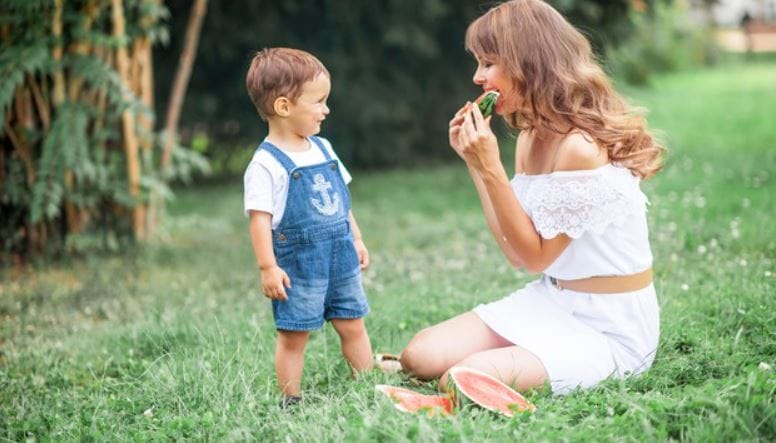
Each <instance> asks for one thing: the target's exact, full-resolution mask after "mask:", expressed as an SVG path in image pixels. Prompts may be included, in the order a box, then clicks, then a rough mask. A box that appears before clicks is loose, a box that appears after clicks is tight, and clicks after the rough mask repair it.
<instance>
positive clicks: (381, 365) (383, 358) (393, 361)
mask: <svg viewBox="0 0 776 443" xmlns="http://www.w3.org/2000/svg"><path fill="white" fill-rule="evenodd" d="M375 367H376V368H377V369H379V370H381V371H383V372H384V373H386V374H396V373H397V372H401V371H402V367H401V362H400V361H399V356H398V355H393V354H375Z"/></svg>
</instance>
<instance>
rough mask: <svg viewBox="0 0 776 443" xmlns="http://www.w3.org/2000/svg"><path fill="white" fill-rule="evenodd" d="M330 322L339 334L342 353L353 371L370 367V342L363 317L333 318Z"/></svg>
mask: <svg viewBox="0 0 776 443" xmlns="http://www.w3.org/2000/svg"><path fill="white" fill-rule="evenodd" d="M331 324H332V326H334V330H336V331H337V334H339V336H340V343H341V346H342V355H344V356H345V360H347V361H348V363H350V367H351V368H352V369H353V370H354V371H355V372H363V371H368V370H370V369H372V365H373V360H372V344H371V343H370V342H369V335H368V334H367V333H366V326H365V325H364V319H363V318H354V319H342V318H341V319H333V320H332V321H331Z"/></svg>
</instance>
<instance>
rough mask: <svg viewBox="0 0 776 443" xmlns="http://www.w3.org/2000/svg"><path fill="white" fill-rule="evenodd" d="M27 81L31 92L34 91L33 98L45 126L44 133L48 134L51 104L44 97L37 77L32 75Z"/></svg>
mask: <svg viewBox="0 0 776 443" xmlns="http://www.w3.org/2000/svg"><path fill="white" fill-rule="evenodd" d="M27 79H28V82H29V85H30V90H31V91H32V98H33V99H34V101H35V107H36V109H37V111H38V117H40V121H41V123H42V124H43V131H44V132H48V130H49V128H50V127H51V110H49V103H48V101H47V100H46V98H45V97H43V92H41V90H40V85H38V82H37V80H36V78H35V76H34V75H32V74H31V75H29V76H28V77H27Z"/></svg>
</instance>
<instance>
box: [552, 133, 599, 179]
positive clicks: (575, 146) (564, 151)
mask: <svg viewBox="0 0 776 443" xmlns="http://www.w3.org/2000/svg"><path fill="white" fill-rule="evenodd" d="M607 163H609V155H608V154H607V152H606V149H604V148H601V147H600V146H598V144H596V142H595V141H594V140H593V138H592V137H590V136H589V135H587V134H585V133H583V132H580V131H572V132H571V133H569V134H568V135H567V136H566V137H564V138H563V139H562V140H561V141H560V146H559V147H558V155H557V157H556V160H555V166H554V167H553V171H579V170H585V169H596V168H599V167H601V166H603V165H605V164H607Z"/></svg>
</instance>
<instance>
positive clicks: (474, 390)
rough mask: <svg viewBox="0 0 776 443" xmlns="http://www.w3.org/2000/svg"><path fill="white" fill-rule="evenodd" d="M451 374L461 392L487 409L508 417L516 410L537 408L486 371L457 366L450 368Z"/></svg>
mask: <svg viewBox="0 0 776 443" xmlns="http://www.w3.org/2000/svg"><path fill="white" fill-rule="evenodd" d="M449 376H450V378H451V379H452V380H453V383H455V386H456V388H458V390H459V391H460V392H461V394H463V395H465V396H466V397H467V398H468V399H469V400H471V401H473V402H474V403H476V404H478V405H479V406H482V407H483V408H485V409H490V410H491V411H496V412H498V413H501V414H504V415H506V416H507V417H512V416H513V415H514V414H515V412H523V411H533V410H535V409H536V406H534V405H533V404H531V402H529V401H528V400H526V399H525V397H523V396H522V395H520V394H519V393H517V392H516V391H515V390H514V389H512V388H510V387H509V386H507V385H505V384H504V383H502V382H501V381H500V380H498V379H496V378H494V377H492V376H490V375H488V374H486V373H484V372H481V371H478V370H476V369H471V368H464V367H461V366H456V367H454V368H451V369H450V372H449Z"/></svg>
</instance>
